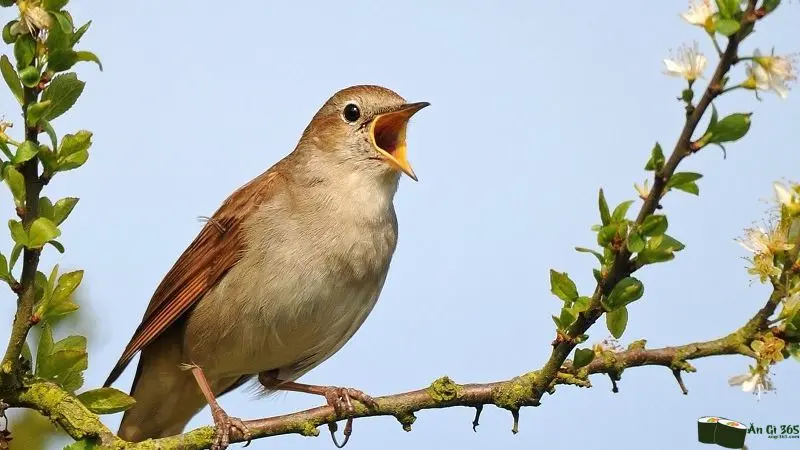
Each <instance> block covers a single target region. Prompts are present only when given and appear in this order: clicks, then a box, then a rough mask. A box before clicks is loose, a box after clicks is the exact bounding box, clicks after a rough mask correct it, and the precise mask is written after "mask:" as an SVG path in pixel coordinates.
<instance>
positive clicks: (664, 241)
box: [648, 234, 686, 252]
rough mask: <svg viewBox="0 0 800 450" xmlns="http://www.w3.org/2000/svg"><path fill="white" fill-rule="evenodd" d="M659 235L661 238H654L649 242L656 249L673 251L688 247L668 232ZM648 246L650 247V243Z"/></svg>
mask: <svg viewBox="0 0 800 450" xmlns="http://www.w3.org/2000/svg"><path fill="white" fill-rule="evenodd" d="M659 237H660V239H659V240H656V238H653V239H651V240H650V242H648V244H652V248H653V249H654V250H667V251H671V252H679V251H681V250H683V249H684V248H685V247H686V246H685V245H683V244H682V243H681V242H680V241H679V240H677V239H675V238H673V237H672V236H670V235H668V234H665V235H663V236H659ZM648 247H650V245H648Z"/></svg>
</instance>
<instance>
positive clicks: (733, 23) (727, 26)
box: [716, 19, 741, 36]
mask: <svg viewBox="0 0 800 450" xmlns="http://www.w3.org/2000/svg"><path fill="white" fill-rule="evenodd" d="M740 27H741V25H740V24H739V21H738V20H734V19H719V20H717V23H716V29H717V32H718V33H720V34H721V35H723V36H732V35H733V34H734V33H736V32H737V31H739V28H740Z"/></svg>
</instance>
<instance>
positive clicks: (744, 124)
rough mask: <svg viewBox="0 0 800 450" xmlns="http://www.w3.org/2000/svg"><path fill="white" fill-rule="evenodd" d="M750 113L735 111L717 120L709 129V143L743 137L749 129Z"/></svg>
mask: <svg viewBox="0 0 800 450" xmlns="http://www.w3.org/2000/svg"><path fill="white" fill-rule="evenodd" d="M751 115H752V113H735V114H731V115H730V116H728V117H725V118H724V119H722V120H720V121H719V122H717V124H716V125H714V127H713V128H712V129H711V139H709V141H708V142H709V143H711V144H720V143H723V142H733V141H737V140H739V139H741V138H742V137H744V135H745V134H747V132H748V131H749V130H750V124H751V120H750V116H751Z"/></svg>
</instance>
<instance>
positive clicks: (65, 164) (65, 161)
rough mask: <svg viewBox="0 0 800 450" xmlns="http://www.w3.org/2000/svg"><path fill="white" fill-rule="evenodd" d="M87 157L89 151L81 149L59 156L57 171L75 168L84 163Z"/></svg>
mask: <svg viewBox="0 0 800 450" xmlns="http://www.w3.org/2000/svg"><path fill="white" fill-rule="evenodd" d="M88 159H89V152H87V151H86V150H81V151H79V152H78V153H73V154H71V155H69V156H67V157H66V158H59V162H58V170H59V172H66V171H67V170H72V169H77V168H78V167H80V166H82V165H83V164H84V163H86V160H88Z"/></svg>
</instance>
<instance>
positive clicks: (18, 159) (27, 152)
mask: <svg viewBox="0 0 800 450" xmlns="http://www.w3.org/2000/svg"><path fill="white" fill-rule="evenodd" d="M37 153H39V146H38V145H36V144H34V143H33V142H31V141H25V142H23V143H22V144H20V146H19V147H17V153H16V154H15V155H14V160H13V161H12V162H13V163H14V164H22V163H24V162H25V161H29V160H31V159H33V157H34V156H36V154H37Z"/></svg>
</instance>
